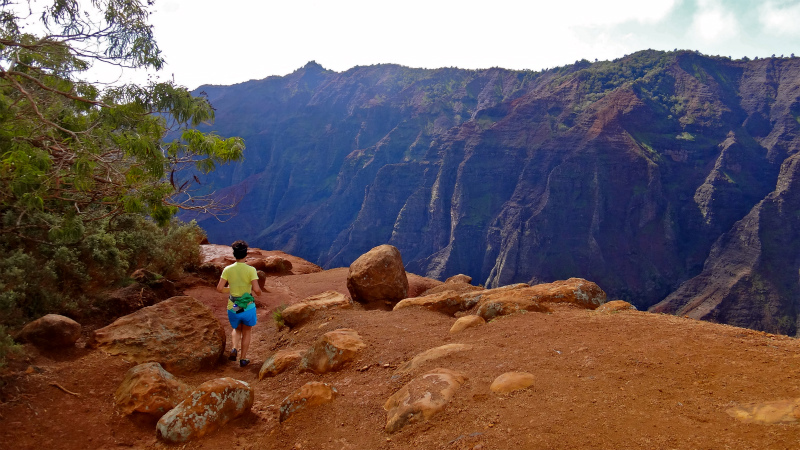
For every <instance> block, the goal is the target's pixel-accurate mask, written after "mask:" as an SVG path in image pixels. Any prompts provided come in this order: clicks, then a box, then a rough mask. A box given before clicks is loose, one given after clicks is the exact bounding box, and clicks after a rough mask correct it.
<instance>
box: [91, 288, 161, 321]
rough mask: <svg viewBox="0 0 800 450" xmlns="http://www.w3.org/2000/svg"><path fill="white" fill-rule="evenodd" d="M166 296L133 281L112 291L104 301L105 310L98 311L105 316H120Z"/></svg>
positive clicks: (154, 302) (152, 303)
mask: <svg viewBox="0 0 800 450" xmlns="http://www.w3.org/2000/svg"><path fill="white" fill-rule="evenodd" d="M164 298H168V297H159V295H158V294H157V293H156V292H155V291H154V290H153V289H151V288H150V286H148V285H146V284H142V283H133V284H129V285H128V286H125V287H123V288H120V289H117V290H115V291H112V292H110V293H109V294H108V297H106V301H105V311H99V313H101V314H102V315H104V316H106V317H112V318H115V317H120V316H124V315H126V314H130V313H132V312H134V311H138V310H140V309H142V308H144V307H146V306H152V305H155V304H156V303H158V302H159V301H160V300H163V299H164Z"/></svg>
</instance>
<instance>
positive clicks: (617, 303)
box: [595, 300, 636, 313]
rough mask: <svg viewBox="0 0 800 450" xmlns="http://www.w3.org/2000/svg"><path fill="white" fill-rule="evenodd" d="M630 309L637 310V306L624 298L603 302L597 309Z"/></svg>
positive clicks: (617, 310)
mask: <svg viewBox="0 0 800 450" xmlns="http://www.w3.org/2000/svg"><path fill="white" fill-rule="evenodd" d="M630 310H633V311H636V307H635V306H633V305H631V304H630V303H628V302H626V301H624V300H612V301H610V302H608V303H603V304H602V305H600V306H599V307H598V308H597V309H596V310H595V311H597V312H599V313H613V312H619V311H630Z"/></svg>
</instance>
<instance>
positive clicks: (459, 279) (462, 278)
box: [444, 273, 472, 284]
mask: <svg viewBox="0 0 800 450" xmlns="http://www.w3.org/2000/svg"><path fill="white" fill-rule="evenodd" d="M444 282H445V284H453V283H464V284H470V283H472V277H471V276H469V275H464V274H463V273H460V274H458V275H453V276H452V277H450V278H448V279H446V280H444Z"/></svg>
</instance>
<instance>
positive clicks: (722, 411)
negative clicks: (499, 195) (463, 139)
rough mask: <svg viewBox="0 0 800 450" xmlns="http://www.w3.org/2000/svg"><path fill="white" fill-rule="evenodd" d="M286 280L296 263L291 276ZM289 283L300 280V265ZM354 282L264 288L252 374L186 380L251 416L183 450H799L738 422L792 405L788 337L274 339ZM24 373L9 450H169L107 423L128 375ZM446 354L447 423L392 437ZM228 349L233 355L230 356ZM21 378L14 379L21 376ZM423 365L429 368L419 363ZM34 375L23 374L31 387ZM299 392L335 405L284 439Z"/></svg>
mask: <svg viewBox="0 0 800 450" xmlns="http://www.w3.org/2000/svg"><path fill="white" fill-rule="evenodd" d="M292 263H293V264H295V262H294V261H292ZM295 267H297V265H295ZM346 277H347V269H346V268H345V269H335V270H329V271H323V272H318V273H309V274H301V275H291V276H282V277H268V278H267V290H268V293H267V294H266V295H265V296H262V298H261V299H260V301H261V303H260V308H259V312H258V318H259V324H258V325H257V326H256V327H255V328H254V329H253V341H252V344H251V348H250V355H251V358H252V360H253V363H252V364H251V365H250V366H248V367H246V368H244V369H242V368H240V367H239V365H238V364H237V363H234V362H229V361H227V360H224V361H223V362H221V364H220V365H219V366H217V367H216V368H214V369H213V370H206V371H201V372H196V373H192V374H190V375H181V376H179V378H180V379H181V380H182V381H184V382H186V383H187V384H189V385H190V386H191V387H193V388H194V387H197V386H199V385H200V384H202V383H203V382H205V381H208V380H211V379H215V378H220V377H232V378H236V379H239V380H243V381H246V382H247V383H250V384H251V385H252V386H253V388H254V390H255V401H254V404H253V408H252V410H251V411H250V412H249V413H247V414H246V415H245V416H243V417H241V418H239V419H236V420H234V421H232V422H230V423H229V424H227V425H226V426H225V427H223V428H221V429H220V430H218V431H216V432H214V433H212V434H210V435H207V436H204V437H202V438H200V439H198V440H196V441H191V442H190V443H189V444H188V446H187V447H186V448H192V449H219V448H228V449H230V448H233V449H250V448H271V449H319V450H324V449H336V450H339V449H398V450H399V449H403V450H405V449H409V448H420V449H477V448H483V449H535V448H542V449H544V448H570V449H619V448H626V449H652V448H659V449H661V448H663V449H666V448H669V449H687V450H688V449H697V448H730V449H750V448H794V447H796V445H797V435H798V430H799V429H800V428H798V424H797V423H789V424H786V423H781V424H777V425H763V424H757V423H746V422H744V421H740V420H737V419H736V418H735V417H733V416H732V415H731V414H729V413H728V412H727V411H729V410H730V409H731V408H735V407H737V406H739V405H743V407H744V406H747V407H751V405H753V404H759V403H766V402H770V401H777V400H788V399H795V398H797V397H800V393H799V392H800V391H798V382H797V380H798V379H800V364H798V358H799V357H800V341H798V340H797V339H793V338H788V337H785V336H774V335H769V334H764V333H760V332H755V331H750V330H746V329H741V328H735V327H731V326H725V325H716V324H711V323H707V322H700V321H696V320H691V319H684V318H679V317H674V316H667V315H660V314H652V313H647V312H640V311H633V310H631V311H621V312H617V313H598V312H593V311H588V310H584V309H577V308H573V307H570V306H565V305H554V307H553V309H554V312H553V313H551V314H544V313H534V312H528V313H519V314H513V315H510V316H505V317H501V318H497V319H495V320H492V321H490V322H488V323H486V324H485V325H481V326H479V327H474V328H468V329H465V330H463V331H461V332H459V333H457V334H451V333H449V329H450V327H451V326H452V325H453V323H454V322H455V320H456V319H455V318H453V317H449V316H447V315H445V314H441V313H436V312H432V311H428V310H424V309H417V308H409V309H404V310H399V311H365V310H360V309H344V310H332V311H330V312H325V313H324V314H319V315H317V316H315V317H313V318H312V319H311V320H310V321H309V322H306V323H305V324H303V325H301V326H299V327H296V328H294V329H292V330H288V329H286V328H284V329H283V330H278V329H277V328H276V327H275V326H274V325H273V321H272V317H271V310H272V308H274V307H275V306H278V305H280V304H282V303H284V304H288V303H293V302H296V301H299V300H301V299H303V298H305V297H307V296H309V295H313V294H316V293H320V292H324V291H327V290H337V291H339V292H342V289H344V291H343V292H342V293H347V291H346V286H345V284H346ZM185 294H186V295H190V296H192V297H194V298H196V299H198V300H200V301H201V302H203V303H205V304H206V305H208V306H209V307H211V309H212V311H213V312H214V314H215V316H216V317H217V318H218V319H219V320H220V322H221V323H222V324H223V326H224V327H225V330H226V332H228V331H229V325H228V323H227V319H226V316H225V310H224V308H225V302H224V298H223V296H221V294H218V293H217V292H216V291H214V289H213V288H212V287H209V286H205V285H202V284H199V285H197V286H196V287H194V288H191V289H188V290H187V291H186V292H185ZM342 328H350V329H353V330H356V331H357V332H358V334H359V335H360V336H361V338H362V339H363V341H364V343H365V344H366V345H367V346H366V347H365V348H364V349H363V350H362V351H361V352H360V353H359V355H358V357H357V360H356V361H352V362H351V363H349V364H348V365H346V366H345V367H344V368H343V369H342V370H340V371H338V372H333V373H327V374H324V375H316V374H314V373H300V372H299V370H298V369H297V368H293V369H289V370H287V371H286V372H283V373H281V374H279V375H277V376H275V377H266V378H264V379H263V380H261V381H259V380H258V370H259V367H261V365H262V363H263V362H264V361H265V360H266V359H267V358H268V357H269V356H270V355H272V354H274V353H275V352H276V351H278V350H283V349H296V348H308V347H310V346H311V345H312V344H313V342H315V341H316V340H317V339H319V337H320V336H322V335H323V334H324V333H326V332H329V331H333V330H336V329H342ZM84 344H85V338H82V339H81V340H79V341H78V346H77V347H76V348H72V349H68V350H66V351H61V352H57V353H45V352H42V351H39V350H36V349H35V348H34V347H30V348H29V349H28V350H29V351H30V356H29V357H28V358H29V359H28V361H27V362H26V363H25V364H24V365H22V366H20V365H19V364H20V361H16V362H13V363H12V368H15V369H16V370H18V371H19V373H17V374H16V375H17V376H16V377H14V378H9V379H8V384H7V385H5V386H4V387H3V388H2V390H0V400H1V401H2V403H0V442H3V447H4V448H13V449H15V450H23V449H37V450H38V449H41V448H59V449H85V448H133V449H157V448H170V447H168V446H166V445H165V444H162V443H160V442H158V441H156V438H155V422H153V421H152V420H147V419H142V418H141V417H130V416H124V415H122V414H121V413H120V412H118V411H116V410H115V406H114V401H113V394H114V392H115V390H116V389H117V387H118V386H119V384H120V383H121V382H122V380H123V378H124V376H125V373H126V372H127V370H128V369H129V368H131V367H132V366H133V363H132V362H129V361H126V360H125V359H124V358H123V357H112V356H108V355H105V354H104V353H103V352H100V351H91V350H87V349H85V348H84ZM446 344H464V345H469V346H472V347H473V348H474V350H473V351H464V352H456V353H453V354H450V355H448V356H445V357H442V358H439V359H436V360H435V361H431V362H430V363H429V364H430V366H429V365H423V367H421V368H420V370H421V371H428V370H433V369H436V368H437V367H442V368H445V369H448V370H453V371H457V372H459V373H463V374H464V375H465V376H466V381H465V382H464V384H463V386H461V387H460V388H459V390H458V391H457V392H456V393H455V395H454V397H453V399H452V400H451V401H450V402H449V403H448V404H447V405H446V406H445V407H444V408H443V409H442V411H441V412H439V413H438V414H436V415H434V416H432V417H431V418H430V419H429V420H428V421H424V422H420V423H413V424H411V425H408V426H406V427H404V428H402V429H401V430H400V431H398V432H396V433H394V434H391V435H390V434H387V432H386V431H385V427H386V425H387V423H386V421H387V413H386V411H385V410H384V408H383V406H384V404H385V403H386V401H387V400H388V399H389V398H390V397H391V396H392V395H393V394H395V393H396V392H397V391H398V390H400V389H401V388H402V387H403V386H405V385H407V384H408V383H409V382H410V381H411V380H412V379H413V377H414V376H415V375H414V374H399V375H397V374H396V373H395V371H396V369H398V368H399V367H400V366H402V365H403V364H404V363H406V362H408V361H409V360H411V359H412V358H413V357H414V356H416V355H418V354H420V353H422V352H424V351H426V350H429V349H431V348H435V347H439V346H442V345H446ZM228 346H230V343H229V344H228ZM14 364H16V365H14ZM426 364H428V363H426ZM26 369H27V372H26ZM507 372H526V373H530V374H532V375H533V377H534V380H535V381H534V383H533V385H532V386H531V387H529V388H527V389H523V390H518V391H514V392H512V393H510V394H496V393H493V392H492V391H491V390H490V385H491V384H492V382H493V381H494V380H495V379H496V378H497V377H498V376H500V375H501V374H504V373H507ZM308 382H323V383H327V384H329V385H330V386H332V387H333V388H335V389H336V390H337V391H338V396H337V397H336V398H335V399H334V400H333V401H331V402H330V403H327V404H324V405H319V406H315V407H311V408H307V409H305V410H302V411H299V412H297V413H296V414H294V415H292V417H291V418H289V419H288V420H287V421H285V422H284V423H281V422H280V421H279V416H280V405H281V404H282V402H283V401H284V399H285V398H287V396H289V395H290V394H292V393H294V392H295V391H297V390H298V389H300V388H301V387H302V386H303V385H305V384H306V383H308Z"/></svg>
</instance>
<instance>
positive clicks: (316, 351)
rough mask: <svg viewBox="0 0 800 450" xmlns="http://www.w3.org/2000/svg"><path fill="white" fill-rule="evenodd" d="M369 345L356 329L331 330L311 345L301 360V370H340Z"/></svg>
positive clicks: (317, 371)
mask: <svg viewBox="0 0 800 450" xmlns="http://www.w3.org/2000/svg"><path fill="white" fill-rule="evenodd" d="M366 347H367V344H365V343H364V341H362V340H361V336H359V335H358V333H357V332H356V331H355V330H350V329H346V328H343V329H341V330H334V331H329V332H327V333H325V334H324V335H322V337H321V338H320V339H319V340H318V341H317V342H316V343H315V344H314V346H313V347H311V348H310V349H309V350H308V351H307V352H306V353H305V354H304V355H303V360H302V361H301V362H300V370H301V371H311V372H314V373H327V372H333V371H335V370H339V369H340V368H342V367H343V366H344V365H345V364H346V363H347V362H349V361H352V360H353V359H355V358H356V356H357V355H358V353H359V352H360V351H361V350H362V349H364V348H366Z"/></svg>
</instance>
